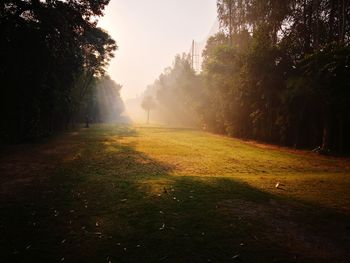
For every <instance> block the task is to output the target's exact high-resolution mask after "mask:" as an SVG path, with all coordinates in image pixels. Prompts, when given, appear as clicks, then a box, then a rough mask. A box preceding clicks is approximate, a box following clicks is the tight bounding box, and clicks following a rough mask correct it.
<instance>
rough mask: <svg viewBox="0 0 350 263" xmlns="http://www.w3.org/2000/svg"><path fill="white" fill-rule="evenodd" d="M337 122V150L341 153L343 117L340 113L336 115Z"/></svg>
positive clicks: (342, 148) (342, 145) (342, 147)
mask: <svg viewBox="0 0 350 263" xmlns="http://www.w3.org/2000/svg"><path fill="white" fill-rule="evenodd" d="M338 124H339V126H338V127H339V128H338V129H339V134H338V151H339V153H343V150H344V118H343V116H342V115H339V117H338Z"/></svg>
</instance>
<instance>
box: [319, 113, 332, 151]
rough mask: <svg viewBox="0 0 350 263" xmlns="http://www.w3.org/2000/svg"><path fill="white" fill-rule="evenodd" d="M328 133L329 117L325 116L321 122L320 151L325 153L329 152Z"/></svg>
mask: <svg viewBox="0 0 350 263" xmlns="http://www.w3.org/2000/svg"><path fill="white" fill-rule="evenodd" d="M329 132H330V126H329V116H328V114H326V116H325V118H324V121H323V133H322V147H321V149H322V151H323V152H327V151H328V150H329V137H330V136H329Z"/></svg>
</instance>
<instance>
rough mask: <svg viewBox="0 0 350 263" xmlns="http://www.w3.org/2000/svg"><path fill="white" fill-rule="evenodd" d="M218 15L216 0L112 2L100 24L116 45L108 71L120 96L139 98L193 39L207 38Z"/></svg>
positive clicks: (114, 0)
mask: <svg viewBox="0 0 350 263" xmlns="http://www.w3.org/2000/svg"><path fill="white" fill-rule="evenodd" d="M216 15H217V14H216V0H111V1H110V3H109V5H108V6H107V8H106V10H105V16H104V17H103V18H101V19H100V22H99V26H100V27H102V28H104V29H106V30H107V31H108V32H109V34H110V35H112V37H113V38H114V39H115V40H116V42H117V45H118V47H119V48H118V50H117V51H116V54H115V55H116V56H115V58H114V59H113V60H112V61H111V63H110V66H109V69H108V72H109V74H110V76H111V77H112V78H113V79H114V80H115V81H116V82H117V83H120V84H121V85H123V89H122V91H121V94H122V98H123V99H124V100H125V99H130V98H134V97H136V96H138V95H141V93H142V92H143V91H144V90H145V88H146V87H147V85H149V84H152V83H153V82H154V80H155V79H156V78H157V77H158V76H159V75H160V74H161V73H162V72H163V70H164V68H166V67H168V66H170V65H171V64H172V61H173V59H174V56H175V55H176V54H180V53H182V52H188V51H189V50H190V47H191V43H192V40H193V39H194V40H195V41H201V40H203V39H204V38H205V37H207V35H208V33H209V31H210V29H211V27H212V25H213V24H214V22H215V20H216Z"/></svg>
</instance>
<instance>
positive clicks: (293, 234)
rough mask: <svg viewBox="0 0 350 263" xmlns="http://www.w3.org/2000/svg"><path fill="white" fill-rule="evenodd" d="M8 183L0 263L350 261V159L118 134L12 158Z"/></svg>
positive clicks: (99, 134)
mask: <svg viewBox="0 0 350 263" xmlns="http://www.w3.org/2000/svg"><path fill="white" fill-rule="evenodd" d="M0 175H1V176H0V183H1V187H0V262H349V258H350V191H349V189H350V160H349V159H345V158H333V157H324V156H320V155H317V154H313V153H308V152H303V151H293V150H288V149H283V148H277V147H273V146H268V145H259V144H255V143H251V142H242V141H239V140H235V139H231V138H226V137H222V136H217V135H212V134H208V133H204V132H201V131H195V130H188V129H175V128H165V127H122V126H111V125H110V126H95V127H92V128H90V129H79V130H76V131H73V132H70V133H67V134H63V135H60V136H57V137H55V138H52V139H50V140H47V141H45V142H42V143H40V144H27V145H17V146H13V147H10V148H8V149H6V150H3V151H2V153H1V154H0ZM277 183H279V187H278V188H276V187H275V186H276V184H277Z"/></svg>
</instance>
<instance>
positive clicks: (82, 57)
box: [0, 0, 116, 141]
mask: <svg viewBox="0 0 350 263" xmlns="http://www.w3.org/2000/svg"><path fill="white" fill-rule="evenodd" d="M108 2H109V1H108V0H99V1H96V0H86V1H79V0H70V1H63V0H61V1H60V0H46V1H40V0H4V1H1V4H0V15H1V17H0V19H1V20H0V23H1V24H0V28H1V33H2V37H1V40H0V41H1V53H0V83H1V87H2V91H1V101H0V105H1V106H0V107H1V112H2V114H3V118H2V121H1V122H0V140H2V141H20V140H24V139H28V138H36V137H40V136H44V135H47V134H51V133H53V132H54V131H57V130H60V129H63V128H65V127H67V126H68V125H69V124H70V123H72V121H73V120H74V119H75V118H76V116H77V115H78V114H79V111H80V109H81V105H82V104H83V103H84V99H85V98H86V97H87V96H86V94H87V93H89V90H91V89H92V87H93V85H94V83H96V79H97V78H99V77H100V76H102V75H103V74H104V71H105V66H106V65H107V63H108V61H109V60H110V58H111V57H113V52H114V50H115V49H116V44H115V41H114V40H113V39H111V37H110V36H109V35H108V33H106V32H105V31H104V30H102V29H101V28H98V27H97V26H96V25H97V18H98V17H99V16H101V15H102V12H103V9H104V8H105V6H106V5H107V4H108Z"/></svg>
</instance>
